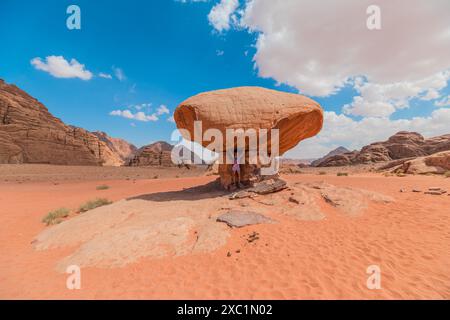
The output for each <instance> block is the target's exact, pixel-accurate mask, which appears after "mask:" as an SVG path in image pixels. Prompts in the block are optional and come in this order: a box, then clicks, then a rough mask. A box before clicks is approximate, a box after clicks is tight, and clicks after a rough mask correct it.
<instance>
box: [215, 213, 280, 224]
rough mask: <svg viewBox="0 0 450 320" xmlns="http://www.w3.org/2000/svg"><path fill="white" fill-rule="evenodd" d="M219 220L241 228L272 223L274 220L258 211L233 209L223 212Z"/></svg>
mask: <svg viewBox="0 0 450 320" xmlns="http://www.w3.org/2000/svg"><path fill="white" fill-rule="evenodd" d="M217 221H219V222H225V223H226V224H227V225H229V226H230V227H236V228H241V227H245V226H250V225H254V224H260V223H272V222H273V220H272V219H270V218H268V217H266V216H264V215H262V214H259V213H256V212H251V211H241V210H232V211H229V212H227V213H224V214H221V215H220V216H218V217H217Z"/></svg>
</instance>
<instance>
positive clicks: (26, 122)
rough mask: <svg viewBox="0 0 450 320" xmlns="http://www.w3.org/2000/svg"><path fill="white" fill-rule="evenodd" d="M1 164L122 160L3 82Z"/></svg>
mask: <svg viewBox="0 0 450 320" xmlns="http://www.w3.org/2000/svg"><path fill="white" fill-rule="evenodd" d="M0 163H47V164H65V165H111V166H118V165H121V164H122V163H123V161H122V159H121V158H120V157H119V156H118V155H117V154H115V153H114V152H113V151H112V150H111V149H110V148H109V147H108V146H107V145H106V144H105V143H104V142H103V141H100V140H99V138H98V137H97V136H95V135H93V134H92V133H90V132H89V131H86V130H84V129H81V128H77V127H73V126H68V125H66V124H64V123H63V122H62V121H61V120H60V119H58V118H55V117H54V116H53V115H52V114H51V113H50V112H49V111H48V110H47V108H46V107H45V106H44V105H43V104H42V103H40V102H39V101H37V100H36V99H35V98H33V97H31V96H30V95H28V94H27V93H25V92H24V91H22V90H20V89H19V88H18V87H16V86H14V85H9V84H6V83H5V82H4V81H3V80H0Z"/></svg>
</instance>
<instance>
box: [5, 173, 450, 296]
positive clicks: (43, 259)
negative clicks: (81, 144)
mask: <svg viewBox="0 0 450 320" xmlns="http://www.w3.org/2000/svg"><path fill="white" fill-rule="evenodd" d="M283 178H284V179H285V180H286V181H287V182H288V186H289V188H288V189H285V190H283V191H280V192H278V193H274V194H270V195H267V196H257V197H254V198H244V199H235V200H229V199H228V197H227V195H226V194H225V192H224V191H221V190H220V189H215V188H214V187H213V185H212V184H211V183H210V182H212V181H214V179H215V177H212V176H201V177H182V178H178V179H172V178H169V179H143V180H136V181H133V180H125V179H121V180H110V181H105V180H96V181H85V180H84V181H60V182H58V183H55V182H54V181H52V182H49V181H39V180H38V181H29V182H21V183H17V182H11V181H8V182H0V203H1V206H0V298H2V299H16V298H31V299H55V298H56V299H76V298H85V299H119V298H125V299H128V298H129V299H131V298H149V299H430V298H431V299H449V298H450V274H449V272H448V271H449V270H450V209H449V208H450V196H447V195H446V194H444V195H430V194H425V192H424V191H426V190H428V188H430V187H436V186H438V187H440V188H442V189H445V190H450V179H446V178H443V177H435V176H406V177H396V176H389V177H385V176H382V175H379V174H371V173H361V174H352V175H350V176H343V177H338V176H336V175H335V174H334V175H331V174H330V175H317V174H297V175H288V176H284V177H283ZM103 184H106V185H108V186H109V187H110V188H109V189H107V190H96V187H97V186H99V185H103ZM413 189H420V190H422V192H413V191H412V190H413ZM400 190H402V191H404V192H400ZM95 197H106V198H108V199H110V200H113V201H114V203H113V204H111V205H108V206H105V207H101V208H97V209H94V210H91V211H88V212H85V213H82V214H77V213H73V212H75V211H76V209H77V208H78V207H79V206H80V204H82V203H84V202H85V201H87V200H90V199H92V198H95ZM60 207H67V208H69V209H72V211H73V212H72V213H71V214H70V216H69V217H67V218H66V220H65V221H64V222H62V223H61V224H57V225H54V226H49V227H47V226H45V225H44V224H43V223H42V222H41V220H42V218H43V216H45V215H46V214H47V212H49V211H51V210H55V209H57V208H60ZM302 208H303V209H302ZM235 209H239V210H248V211H254V212H256V213H260V214H263V215H264V216H266V217H268V218H269V219H270V220H271V222H270V223H262V224H257V225H249V226H245V227H242V228H231V227H229V226H228V225H227V224H225V223H223V222H217V221H216V217H217V216H218V215H220V214H222V213H225V212H227V210H235ZM130 234H131V235H132V236H130ZM72 263H78V264H80V267H81V289H80V290H69V289H67V287H66V279H67V277H68V274H66V273H64V271H65V267H66V266H67V265H69V264H72ZM370 265H378V266H379V267H380V269H381V289H379V290H376V289H375V290H371V289H368V288H367V285H366V282H367V278H368V277H369V274H367V273H366V271H367V268H368V267H369V266H370Z"/></svg>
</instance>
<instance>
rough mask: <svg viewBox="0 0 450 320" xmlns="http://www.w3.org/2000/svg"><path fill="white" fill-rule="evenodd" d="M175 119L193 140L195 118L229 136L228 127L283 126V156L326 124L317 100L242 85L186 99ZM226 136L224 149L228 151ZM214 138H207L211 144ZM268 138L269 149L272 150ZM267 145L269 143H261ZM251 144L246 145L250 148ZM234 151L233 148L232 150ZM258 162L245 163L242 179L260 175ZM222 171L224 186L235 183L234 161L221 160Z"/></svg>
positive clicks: (187, 137) (281, 144) (220, 168)
mask: <svg viewBox="0 0 450 320" xmlns="http://www.w3.org/2000/svg"><path fill="white" fill-rule="evenodd" d="M174 119H175V121H176V123H177V127H178V128H179V129H185V130H186V131H187V132H189V133H190V135H189V136H188V135H187V134H186V132H184V131H185V130H182V134H183V135H184V138H186V139H187V140H193V137H194V121H196V120H201V121H202V128H203V130H207V129H210V128H214V129H217V130H219V131H220V132H221V133H222V134H223V136H224V137H225V136H226V134H225V132H226V129H243V130H247V129H254V130H255V131H256V132H257V133H259V131H260V130H261V129H267V130H270V129H272V128H276V129H279V137H280V141H279V152H280V154H279V155H280V156H281V155H283V154H284V153H285V152H286V151H287V150H289V149H291V148H293V147H294V146H296V145H297V144H298V143H299V142H300V141H302V140H304V139H306V138H309V137H312V136H314V135H316V134H317V133H318V132H319V131H320V129H321V128H322V122H323V112H322V109H321V107H320V106H319V104H318V103H316V102H315V101H313V100H311V99H309V98H307V97H304V96H301V95H298V94H291V93H284V92H279V91H275V90H269V89H265V88H260V87H238V88H231V89H225V90H217V91H210V92H205V93H200V94H198V95H196V96H193V97H191V98H189V99H187V100H185V101H184V102H182V103H181V104H180V105H179V106H178V107H177V108H176V110H175V113H174ZM225 140H226V139H224V141H223V152H225V153H226V152H227V149H226V141H225ZM210 143H211V141H203V146H204V147H208V145H209V144H210ZM270 146H271V140H270V137H269V138H268V142H267V149H268V150H269V151H270ZM259 147H265V146H261V145H260V146H259ZM248 149H249V146H248V145H246V150H248ZM231 152H233V150H231ZM257 168H258V166H256V167H254V166H250V165H249V164H247V163H246V164H244V165H241V181H242V182H244V183H249V182H251V179H252V178H253V177H255V176H258V174H259V173H258V171H257V170H255V169H257ZM219 174H220V177H221V182H222V185H223V186H224V187H228V186H229V185H230V184H231V181H232V179H231V176H232V172H231V165H227V164H220V165H219Z"/></svg>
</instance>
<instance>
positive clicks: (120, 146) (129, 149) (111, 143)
mask: <svg viewBox="0 0 450 320" xmlns="http://www.w3.org/2000/svg"><path fill="white" fill-rule="evenodd" d="M92 134H94V135H96V136H97V137H98V138H99V139H100V140H101V141H103V142H104V143H106V145H107V146H108V147H109V148H110V149H111V150H112V151H114V153H116V154H117V155H119V157H120V158H121V159H122V160H123V161H127V160H128V159H129V158H131V157H132V156H133V155H134V154H135V153H136V151H137V148H136V147H135V146H134V145H133V144H131V143H129V142H128V141H125V140H123V139H120V138H113V137H110V136H108V134H106V133H105V132H103V131H94V132H92Z"/></svg>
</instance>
